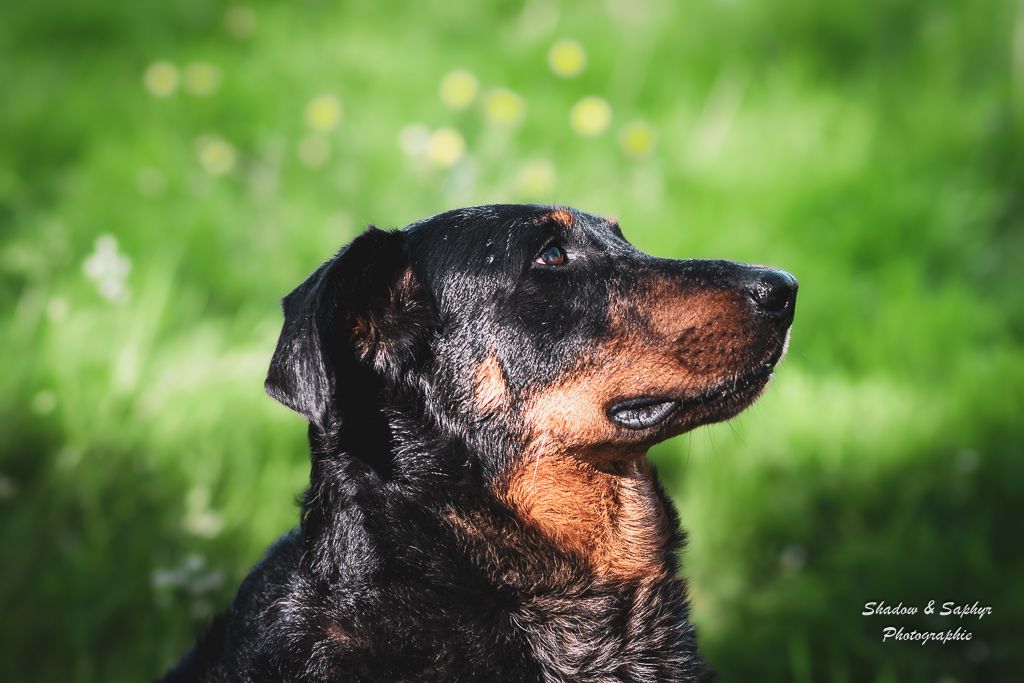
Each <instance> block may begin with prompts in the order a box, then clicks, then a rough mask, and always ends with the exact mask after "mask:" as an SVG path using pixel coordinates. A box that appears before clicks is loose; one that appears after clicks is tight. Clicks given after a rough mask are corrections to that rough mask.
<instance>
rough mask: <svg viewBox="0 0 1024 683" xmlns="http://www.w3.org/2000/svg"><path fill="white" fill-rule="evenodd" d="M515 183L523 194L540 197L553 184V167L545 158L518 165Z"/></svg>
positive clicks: (549, 190)
mask: <svg viewBox="0 0 1024 683" xmlns="http://www.w3.org/2000/svg"><path fill="white" fill-rule="evenodd" d="M516 185H517V186H518V187H519V190H520V191H521V192H522V193H523V194H525V195H528V196H531V197H542V196H544V195H546V194H548V193H549V192H551V190H552V189H553V188H554V186H555V167H554V165H553V164H552V163H551V162H550V161H547V160H537V161H529V162H527V163H525V164H523V165H522V167H520V169H519V173H518V174H517V175H516Z"/></svg>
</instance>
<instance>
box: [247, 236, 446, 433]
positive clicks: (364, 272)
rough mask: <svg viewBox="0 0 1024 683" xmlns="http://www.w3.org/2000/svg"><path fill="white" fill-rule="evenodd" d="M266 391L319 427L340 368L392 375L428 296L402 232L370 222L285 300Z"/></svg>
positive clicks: (418, 326) (408, 355) (414, 335)
mask: <svg viewBox="0 0 1024 683" xmlns="http://www.w3.org/2000/svg"><path fill="white" fill-rule="evenodd" d="M283 308H284V327H283V328H282V330H281V337H280V339H278V342H277V349H276V350H275V351H274V356H273V358H272V359H271V361H270V369H269V371H268V372H267V379H266V382H265V384H264V386H265V387H266V390H267V393H268V394H270V395H271V396H272V397H274V398H275V399H277V400H278V401H280V402H281V403H283V404H284V405H286V406H288V407H289V408H291V409H292V410H294V411H296V412H297V413H299V414H301V415H304V416H305V417H306V419H308V420H309V421H310V422H311V423H312V424H314V425H316V426H318V427H320V428H324V427H325V426H326V425H327V423H328V421H329V419H330V418H331V416H332V415H333V413H334V411H335V404H336V401H335V397H336V392H337V391H338V390H339V389H340V388H342V387H343V386H344V382H345V379H346V377H345V375H346V374H348V373H350V372H352V371H353V369H354V368H355V367H357V366H358V365H365V366H368V367H371V368H373V370H374V371H375V372H377V373H379V374H381V375H385V376H390V378H391V379H395V378H396V377H397V375H398V374H399V372H400V368H401V367H402V365H403V364H404V363H406V362H408V361H410V360H412V356H413V355H414V353H415V350H416V348H415V347H416V345H417V344H418V342H419V341H420V340H421V334H420V333H422V332H425V329H424V328H425V327H426V324H425V321H426V318H427V314H426V309H427V308H428V304H427V300H426V295H425V293H424V291H423V290H422V288H421V287H420V285H419V283H418V281H417V278H416V277H415V275H414V274H413V273H412V270H411V268H410V265H409V253H408V245H407V243H406V240H405V235H404V234H403V233H401V232H397V231H393V232H385V231H383V230H378V229H377V228H374V227H372V226H371V227H370V228H369V229H368V230H367V231H366V232H365V233H363V234H362V235H360V236H359V237H357V238H356V239H355V240H353V241H352V243H351V244H349V245H348V246H347V247H344V248H343V249H342V250H341V251H339V252H338V254H337V255H336V256H335V257H334V258H333V259H331V260H330V261H327V262H326V263H324V264H323V265H322V266H320V267H319V268H317V269H316V271H314V272H313V274H312V275H310V276H309V278H307V279H306V281H305V282H303V283H302V284H301V285H299V286H298V287H296V288H295V290H293V291H292V292H291V293H290V294H288V296H286V297H285V298H284V301H283Z"/></svg>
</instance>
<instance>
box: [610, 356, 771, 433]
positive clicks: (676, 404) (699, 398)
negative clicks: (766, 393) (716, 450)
mask: <svg viewBox="0 0 1024 683" xmlns="http://www.w3.org/2000/svg"><path fill="white" fill-rule="evenodd" d="M774 370H775V363H774V362H768V363H762V364H761V365H759V366H758V367H757V368H755V369H754V370H752V371H750V372H748V373H746V374H743V375H737V376H736V377H735V378H733V379H730V380H726V381H723V382H720V383H718V384H716V385H713V386H712V387H711V388H709V389H705V390H703V391H701V392H700V393H697V394H690V395H684V396H665V395H643V396H632V397H630V398H625V399H621V400H617V401H615V402H613V403H612V404H611V405H610V406H609V407H608V410H607V414H608V418H609V419H610V420H611V421H612V422H614V423H615V424H617V425H619V426H621V427H625V428H626V429H631V430H647V429H653V428H655V427H659V426H661V425H663V424H665V423H666V422H668V421H669V420H670V419H671V418H673V417H675V416H676V415H678V414H679V413H680V412H681V411H684V410H685V409H687V408H691V407H698V406H706V405H708V404H711V403H715V402H717V401H722V400H725V399H727V398H730V397H731V396H735V395H737V394H739V393H741V392H743V391H745V390H747V389H749V388H750V387H752V386H754V385H755V384H759V383H760V384H762V385H763V384H764V383H766V382H767V381H768V379H770V378H771V376H772V372H773V371H774Z"/></svg>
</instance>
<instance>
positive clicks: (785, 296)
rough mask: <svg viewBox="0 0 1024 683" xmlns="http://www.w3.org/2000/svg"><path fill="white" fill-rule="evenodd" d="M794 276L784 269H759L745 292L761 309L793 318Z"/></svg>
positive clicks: (773, 314) (795, 287) (794, 300)
mask: <svg viewBox="0 0 1024 683" xmlns="http://www.w3.org/2000/svg"><path fill="white" fill-rule="evenodd" d="M797 287H798V284H797V281H796V278H795V277H793V276H792V275H791V274H790V273H787V272H786V271H784V270H769V269H765V270H762V271H760V272H759V273H758V274H757V275H756V276H755V277H754V280H753V281H752V282H751V283H750V284H749V285H748V286H747V294H748V296H750V300H751V301H753V302H754V305H755V306H757V307H758V308H759V309H760V310H761V311H763V312H765V313H767V314H768V315H771V316H774V317H777V318H789V319H790V320H792V318H793V309H794V307H795V306H796V290H797Z"/></svg>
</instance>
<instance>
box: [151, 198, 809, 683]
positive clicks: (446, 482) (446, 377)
mask: <svg viewBox="0 0 1024 683" xmlns="http://www.w3.org/2000/svg"><path fill="white" fill-rule="evenodd" d="M567 221H569V222H571V226H567V225H566V222H567ZM552 240H555V241H556V242H557V243H558V244H559V245H561V246H562V247H564V249H565V252H566V253H567V254H568V257H569V258H568V262H567V263H565V264H564V265H561V266H549V265H545V264H544V263H538V262H537V255H538V253H539V252H540V251H541V250H542V249H543V248H544V247H545V245H547V244H549V243H550V242H551V241H552ZM765 273H769V275H773V276H774V274H773V273H772V272H771V271H765V270H763V269H756V268H752V267H748V266H742V265H739V264H731V263H727V262H721V261H668V260H662V259H655V258H652V257H649V256H646V255H644V254H642V253H640V252H638V251H637V250H635V249H634V248H633V247H632V246H630V245H629V244H628V243H627V242H626V241H625V240H624V239H623V238H622V234H621V232H619V230H618V226H617V225H616V224H614V223H613V222H610V221H607V220H604V219H600V218H596V217H593V216H589V215H587V214H583V213H581V212H577V211H574V210H569V209H560V208H556V207H540V206H517V205H509V206H486V207H476V208H470V209H461V210H457V211H451V212H448V213H444V214H441V215H438V216H435V217H433V218H430V219H427V220H424V221H421V222H418V223H414V224H413V225H411V226H409V227H408V228H406V229H405V230H403V231H396V232H386V231H381V230H378V229H376V228H372V227H371V228H370V229H369V230H368V231H367V232H365V233H364V234H362V235H361V236H359V237H358V238H356V239H355V240H354V241H353V242H352V243H351V244H350V245H348V246H347V247H345V248H344V249H342V250H341V251H340V252H339V253H338V254H337V255H336V256H335V257H334V258H333V259H331V260H330V261H328V262H327V263H325V264H324V265H322V266H321V267H320V268H318V269H317V270H316V271H315V272H314V273H313V274H312V275H311V276H310V277H309V279H307V280H306V281H305V282H304V283H303V284H302V285H300V286H299V287H298V288H296V289H295V290H294V291H293V292H292V293H291V294H289V295H288V296H287V297H285V299H284V315H285V322H284V327H283V330H282V332H281V337H280V341H279V343H278V346H277V349H276V351H275V352H274V356H273V360H272V362H271V365H270V370H269V373H268V376H267V381H266V388H267V391H268V392H269V393H270V395H271V396H273V397H274V398H276V399H277V400H279V401H280V402H281V403H283V404H285V405H286V406H288V407H290V408H292V409H293V410H295V411H297V412H298V413H300V414H301V415H303V416H304V417H306V418H307V420H308V421H309V439H310V444H311V455H312V465H311V474H310V485H309V489H308V490H307V492H306V494H305V496H304V498H303V500H302V513H301V519H300V526H299V528H298V529H296V530H293V531H292V532H289V533H288V534H286V535H284V536H283V537H281V538H280V539H279V540H278V541H277V542H276V543H275V544H274V545H273V546H272V547H271V548H270V549H269V550H268V552H267V554H266V556H265V557H264V558H263V560H262V561H261V562H260V563H259V564H258V565H257V566H256V567H255V568H254V569H253V571H252V572H251V573H250V575H249V577H248V578H247V579H246V580H245V582H244V583H243V584H242V586H241V588H240V589H239V591H238V595H237V597H236V598H235V601H234V603H233V604H232V606H231V608H230V609H229V611H228V612H227V613H226V614H224V615H222V616H220V617H218V618H217V619H215V620H214V622H213V623H212V624H211V625H210V627H209V628H208V629H207V631H206V632H205V633H204V634H203V635H201V636H200V638H199V639H198V641H197V643H196V645H195V648H194V649H193V651H192V652H190V653H189V654H188V655H186V656H185V657H184V658H183V659H182V660H181V662H179V664H178V665H177V666H176V667H175V668H174V669H172V670H171V671H170V672H168V673H167V675H166V676H165V678H164V679H163V680H165V681H169V682H170V681H211V682H212V681H638V682H639V681H700V680H706V679H707V678H708V677H709V669H708V667H707V666H706V664H705V663H704V662H703V660H702V659H701V658H700V656H699V655H698V653H697V648H696V642H695V636H694V630H693V626H692V624H691V623H690V621H689V616H688V605H687V599H686V590H685V585H684V583H683V582H682V581H681V580H680V579H678V578H676V569H677V567H676V556H677V553H678V550H679V548H680V547H681V544H682V536H681V534H680V533H679V532H678V530H677V527H678V525H677V519H676V514H675V511H674V509H673V507H672V505H671V503H670V501H669V500H668V498H667V496H665V494H664V492H663V491H662V490H661V487H660V486H658V485H657V484H656V482H655V483H654V487H655V488H654V490H655V491H656V497H657V499H658V501H660V505H661V506H662V507H663V509H664V511H665V515H666V516H667V524H668V526H669V527H670V528H671V529H672V532H671V535H670V536H669V537H668V538H667V539H666V541H665V543H664V548H663V549H661V550H660V551H659V552H660V554H659V555H658V557H659V560H658V563H659V564H658V566H659V567H660V568H661V570H663V571H661V570H659V571H658V572H655V573H653V574H651V576H650V577H640V578H637V579H636V580H632V579H615V578H609V577H608V576H607V575H603V574H601V573H600V572H599V571H598V570H597V569H595V566H594V563H593V561H591V560H589V559H588V558H587V557H583V556H581V555H580V554H578V553H575V552H573V551H572V550H571V549H566V548H565V547H562V546H560V545H559V544H558V543H556V542H554V541H553V540H552V537H551V536H550V535H546V534H545V533H542V532H541V530H539V528H537V527H536V525H534V524H531V523H530V522H529V520H526V519H524V518H523V515H522V514H520V512H519V511H517V509H515V508H514V506H512V507H510V505H509V504H508V502H507V500H505V499H504V498H503V497H502V496H501V495H499V493H498V489H500V488H501V486H502V485H503V484H502V482H504V481H506V477H507V475H508V473H509V472H510V471H512V470H514V469H515V468H516V467H518V466H521V465H522V459H523V458H524V457H525V456H524V449H525V446H524V444H525V443H526V436H525V434H526V433H527V432H529V430H530V429H533V427H531V425H530V424H528V422H527V421H526V418H525V417H524V416H523V411H525V408H522V406H525V405H532V404H530V401H531V400H533V398H534V397H536V396H537V395H539V393H538V392H542V391H543V390H545V388H549V387H553V386H557V385H558V382H561V381H564V380H565V378H567V377H572V376H573V373H574V372H575V370H574V369H577V368H582V367H584V364H585V361H586V358H587V357H588V353H590V349H592V348H594V345H595V344H602V343H611V342H614V341H615V339H614V337H615V335H618V334H622V332H621V330H623V329H627V330H632V329H637V330H639V329H640V327H639V325H640V323H638V322H636V321H635V320H632V318H631V317H630V316H634V317H637V316H640V317H642V315H641V314H642V309H643V307H644V306H645V305H647V304H646V303H645V302H646V301H647V300H646V299H645V297H653V296H654V291H655V290H654V285H653V284H651V283H652V282H653V280H652V278H655V279H656V278H661V279H662V280H666V281H670V282H672V283H677V284H678V288H679V291H680V292H683V294H680V296H684V295H686V293H688V292H694V293H697V294H702V293H707V292H719V293H723V294H722V296H726V295H727V296H728V297H732V298H730V299H728V301H735V302H739V303H736V304H735V305H736V306H739V307H741V309H742V310H743V311H749V318H750V320H749V321H748V320H746V319H744V321H740V322H738V323H735V324H736V325H737V327H736V329H738V330H743V331H744V334H748V333H749V334H748V336H749V337H750V339H751V340H753V341H750V343H749V344H748V345H747V347H744V348H745V349H746V351H745V352H744V353H745V354H746V355H744V356H743V362H742V365H743V367H740V366H741V363H740V362H739V361H735V362H732V365H729V366H727V370H729V372H730V373H731V376H732V377H733V392H732V394H729V393H728V391H726V390H725V389H719V388H715V389H714V391H715V392H721V393H722V396H719V395H718V393H714V394H709V395H708V396H703V397H698V398H697V399H691V398H684V397H675V396H672V397H670V398H672V399H673V400H675V399H678V401H677V404H674V405H677V410H676V414H674V416H673V417H672V418H671V421H670V422H668V423H666V424H664V425H662V426H659V427H657V428H653V429H652V430H650V431H648V432H643V433H641V434H639V435H634V434H624V436H623V437H622V438H623V439H624V441H623V443H627V444H629V445H630V446H629V447H630V448H632V449H633V450H630V451H629V452H630V453H634V452H640V453H641V456H640V457H641V459H642V451H643V450H646V448H647V447H648V446H649V445H650V444H652V443H654V442H656V441H659V440H661V439H663V438H667V436H670V435H671V434H673V433H678V432H680V431H685V430H686V429H689V428H692V427H693V426H695V425H696V424H702V423H706V422H711V421H715V420H718V419H724V418H725V417H728V416H730V415H731V414H734V413H735V412H737V411H738V410H740V409H742V407H743V406H745V405H746V404H747V403H749V402H750V401H751V400H753V397H754V396H755V395H756V391H758V390H759V389H760V386H763V383H761V385H760V386H757V387H754V388H753V389H750V390H747V389H745V387H746V386H747V384H752V383H754V380H749V382H748V381H747V380H744V382H746V383H747V384H743V385H742V386H741V385H740V379H739V378H740V376H741V374H742V373H744V372H747V371H748V370H750V369H751V368H754V369H756V368H760V367H769V366H770V365H773V364H774V363H775V361H777V360H778V357H779V356H780V355H781V352H782V346H783V342H784V339H785V334H786V331H787V330H788V327H789V323H790V321H791V319H792V307H793V301H792V299H793V297H795V281H793V282H792V283H791V284H790V286H791V289H792V292H791V293H790V294H788V296H789V298H790V300H789V301H788V302H786V303H788V312H783V313H779V311H778V310H774V309H773V310H772V311H768V312H766V311H767V308H766V304H764V303H763V301H764V297H763V296H762V298H761V303H760V304H759V303H758V301H757V300H756V299H757V297H756V294H757V292H756V291H755V290H756V287H755V286H754V285H753V284H752V283H755V284H756V285H757V286H763V285H764V282H766V281H769V280H770V277H768V276H767V275H765ZM766 278H767V279H766ZM769 284H770V283H769ZM673 286H675V285H673ZM779 287H782V288H783V289H785V287H784V286H782V285H778V286H776V290H778V291H781V290H779ZM762 288H763V287H762ZM778 291H776V292H775V293H776V294H778ZM752 292H753V294H752ZM783 295H786V292H783ZM751 296H753V297H754V298H755V300H754V302H753V303H751V301H750V300H749V298H750V297H751ZM623 301H626V302H632V303H631V304H630V305H631V306H633V305H634V304H635V307H636V308H635V310H636V311H639V312H637V313H630V311H634V308H629V307H626V309H628V310H626V309H624V308H623V306H622V305H621V302H623ZM616 302H619V304H616ZM651 303H652V304H654V303H657V302H651ZM616 305H618V309H616V308H615V306H616ZM658 305H661V304H658ZM730 305H731V304H730ZM772 305H773V306H774V307H775V308H779V306H778V305H777V302H776V303H773V304H772ZM759 306H760V308H759ZM742 307H746V308H742ZM620 309H621V310H626V313H624V314H623V313H621V310H620ZM615 310H620V315H619V316H618V318H616V315H615V313H614V311H615ZM729 310H732V309H729ZM737 310H740V309H737ZM715 315H716V316H717V315H718V314H717V313H716V314H715ZM722 315H723V316H724V315H725V314H724V313H723V314H722ZM744 316H747V313H744ZM725 322H729V321H725ZM725 322H722V321H721V320H718V319H717V318H716V319H715V320H712V321H711V322H709V323H708V324H707V325H705V326H703V327H700V328H699V329H697V331H696V332H692V331H690V330H688V331H687V334H691V336H693V335H697V336H699V334H698V333H700V332H701V330H705V331H706V330H710V329H712V328H714V329H717V330H719V332H721V330H722V329H726V328H724V327H722V325H725ZM730 324H733V323H732V322H730ZM716 325H717V327H714V326H716ZM728 329H732V328H728ZM637 334H638V335H639V334H640V333H639V332H637ZM705 338H706V337H705ZM678 343H679V344H680V349H679V350H678V353H677V355H678V358H679V362H680V364H687V363H688V364H689V365H690V366H692V368H691V372H692V373H695V376H696V373H699V372H700V368H701V367H703V365H702V363H703V364H704V365H706V364H707V363H706V361H705V360H701V359H704V358H705V356H704V355H701V356H695V355H694V354H695V353H696V351H697V349H695V348H692V347H687V346H685V345H686V344H687V341H686V340H685V339H683V337H682V336H680V339H679V342H678ZM696 343H698V344H699V343H703V342H701V341H700V339H698V340H697V342H696ZM748 347H749V348H748ZM713 352H714V351H713V350H707V351H706V353H713ZM487 359H493V360H492V363H493V365H492V366H491V367H498V368H500V372H499V373H497V374H498V375H499V376H500V379H501V382H500V385H501V386H500V387H499V389H500V390H501V394H500V395H501V396H502V397H507V402H504V403H501V405H500V407H495V405H497V404H495V405H491V404H490V403H486V402H483V403H481V399H480V397H479V392H480V388H479V386H478V384H479V382H478V381H477V380H475V379H474V378H477V377H479V376H480V373H481V367H486V366H482V365H481V364H482V363H484V362H485V361H486V360H487ZM748 361H749V362H748ZM733 366H735V367H733ZM693 368H696V369H693ZM769 369H770V367H769ZM756 379H757V381H758V382H760V381H761V379H762V378H760V377H759V376H758V377H757V378H756ZM764 380H765V381H766V377H765V378H764ZM474 382H477V383H476V384H474ZM709 386H710V384H709ZM716 387H717V385H716ZM744 391H746V394H744V393H743V392H744ZM726 394H728V395H726ZM625 398H629V397H628V396H618V395H615V396H610V398H609V401H610V402H609V403H608V405H609V406H610V407H609V410H613V409H614V405H613V402H611V401H612V399H616V400H617V399H625ZM502 400H505V399H504V398H503V399H502ZM482 406H483V407H482ZM588 419H594V420H597V421H598V422H600V420H604V419H605V418H603V417H600V416H598V417H593V416H588ZM609 428H610V429H612V428H614V427H609ZM616 433H618V432H616ZM556 436H557V435H556ZM616 447H618V446H616ZM637 449H639V450H637ZM581 457H582V456H581ZM537 458H538V463H540V455H538V456H537ZM624 462H625V461H624ZM630 462H632V461H630ZM538 466H539V465H538ZM599 467H600V468H605V469H608V468H612V469H614V468H615V467H626V466H625V465H621V463H612V464H610V465H607V467H606V466H605V465H603V464H602V465H600V466H599ZM609 471H611V470H609ZM615 471H618V470H615ZM652 476H653V475H652Z"/></svg>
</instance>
